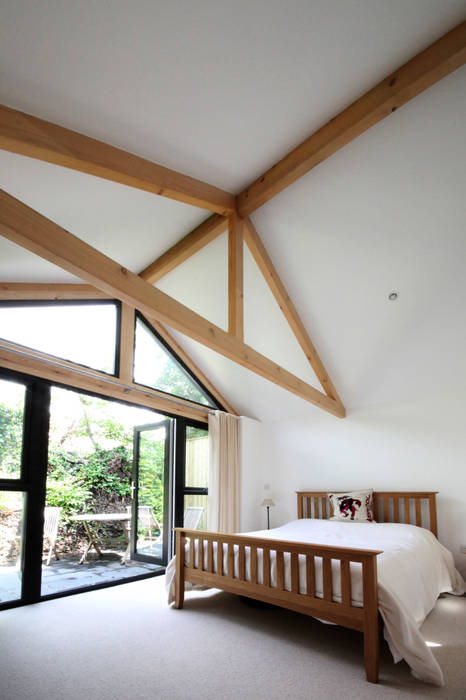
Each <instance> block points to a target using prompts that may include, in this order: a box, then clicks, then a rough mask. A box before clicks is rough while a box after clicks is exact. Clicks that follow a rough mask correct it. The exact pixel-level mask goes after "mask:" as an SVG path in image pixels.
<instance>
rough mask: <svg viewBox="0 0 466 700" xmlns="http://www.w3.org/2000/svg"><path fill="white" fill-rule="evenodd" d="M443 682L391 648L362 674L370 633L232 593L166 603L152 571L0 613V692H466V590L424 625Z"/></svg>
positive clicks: (121, 697)
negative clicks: (422, 676) (423, 678)
mask: <svg viewBox="0 0 466 700" xmlns="http://www.w3.org/2000/svg"><path fill="white" fill-rule="evenodd" d="M422 631H423V634H424V636H425V638H426V640H429V641H430V642H431V643H433V644H436V645H438V646H435V647H433V648H434V652H435V654H436V656H437V658H438V660H439V662H440V665H441V667H442V669H443V671H444V674H445V678H446V682H447V685H446V687H444V688H435V687H432V686H428V685H425V684H422V683H420V682H419V681H416V680H415V679H414V678H412V676H411V675H410V674H409V671H408V668H407V666H406V665H405V664H404V663H403V662H402V663H401V664H398V665H394V664H393V663H392V660H391V657H390V655H389V652H388V650H387V648H386V647H384V649H383V653H382V663H381V681H380V683H379V684H378V685H377V686H374V685H371V684H369V683H366V681H365V679H364V669H363V665H362V637H361V635H359V634H358V633H356V632H351V631H350V630H345V629H342V628H339V627H334V626H328V625H323V624H321V623H319V622H317V621H316V620H312V619H310V618H306V617H304V616H302V615H298V614H295V613H291V612H288V611H286V610H279V609H273V610H264V609H256V608H251V607H248V606H246V605H245V604H244V603H242V602H241V601H240V600H239V599H238V598H237V597H235V596H232V595H229V594H226V593H219V592H216V593H214V594H213V593H212V592H205V593H195V594H192V593H191V594H187V602H186V606H185V608H184V609H183V610H173V609H169V608H168V607H167V605H166V603H165V597H164V590H163V579H162V578H161V577H159V578H156V579H149V580H146V581H141V582H138V583H130V584H126V585H122V586H118V587H116V588H109V589H106V590H101V591H95V592H93V593H84V594H82V595H77V596H72V597H68V598H62V599H59V600H54V601H49V602H46V603H40V604H38V605H34V606H29V607H24V608H16V609H13V610H7V611H4V612H1V613H0V697H1V700H26V699H27V700H146V698H147V699H148V698H157V699H162V700H165V699H167V700H171V699H179V700H184V699H187V698H189V699H191V698H192V699H197V698H199V699H201V698H202V699H203V700H222V699H223V698H224V699H227V698H228V699H230V698H239V699H241V700H248V699H249V698H264V699H267V700H275V698H277V699H278V698H280V699H284V698H293V699H296V700H299V699H301V698H311V699H316V700H318V699H320V698H325V700H333V699H335V700H336V699H337V698H338V700H352V699H353V698H354V699H356V698H358V699H362V700H363V699H365V698H396V699H398V698H448V699H449V700H455V699H459V698H461V699H463V700H464V698H466V653H465V652H466V598H464V597H463V598H454V597H453V596H445V597H443V598H441V599H440V600H439V601H438V603H437V606H436V608H435V610H434V611H433V612H432V613H431V615H430V616H429V618H428V620H427V621H426V623H425V624H424V626H423V630H422Z"/></svg>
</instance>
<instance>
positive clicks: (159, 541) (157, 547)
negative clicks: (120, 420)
mask: <svg viewBox="0 0 466 700" xmlns="http://www.w3.org/2000/svg"><path fill="white" fill-rule="evenodd" d="M172 434H173V420H171V419H169V418H167V419H166V420H163V421H161V422H159V423H153V424H150V425H141V426H138V427H136V428H135V429H134V462H133V484H132V491H133V499H132V512H131V528H130V532H131V536H130V540H131V545H130V546H131V559H136V560H139V561H148V562H153V563H154V564H160V565H161V566H166V564H167V563H168V556H169V551H168V550H169V541H170V538H169V529H170V521H171V518H170V515H171V514H170V486H171V484H170V479H171V476H170V474H171V469H170V464H171V454H172Z"/></svg>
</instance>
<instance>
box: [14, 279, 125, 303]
mask: <svg viewBox="0 0 466 700" xmlns="http://www.w3.org/2000/svg"><path fill="white" fill-rule="evenodd" d="M111 298H112V297H110V296H109V295H108V294H105V293H104V292H102V291H101V290H100V289H96V287H92V286H91V285H90V284H49V283H47V284H44V283H34V282H0V299H2V300H4V301H10V300H11V301H21V300H23V299H24V300H26V301H30V300H34V299H37V300H39V299H52V300H58V299H111Z"/></svg>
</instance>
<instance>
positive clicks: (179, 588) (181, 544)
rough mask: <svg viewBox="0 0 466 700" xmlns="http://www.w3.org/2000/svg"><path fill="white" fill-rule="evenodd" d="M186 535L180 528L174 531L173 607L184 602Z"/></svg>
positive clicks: (180, 605) (179, 606) (177, 606)
mask: <svg viewBox="0 0 466 700" xmlns="http://www.w3.org/2000/svg"><path fill="white" fill-rule="evenodd" d="M185 543H186V537H185V535H184V533H183V532H180V530H177V531H176V548H175V553H176V568H175V608H178V609H179V608H182V607H183V603H184V559H185V552H184V550H185Z"/></svg>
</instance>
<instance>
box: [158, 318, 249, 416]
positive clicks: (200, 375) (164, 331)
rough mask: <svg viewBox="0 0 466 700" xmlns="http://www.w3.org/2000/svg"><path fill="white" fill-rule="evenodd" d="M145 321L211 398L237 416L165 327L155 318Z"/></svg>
mask: <svg viewBox="0 0 466 700" xmlns="http://www.w3.org/2000/svg"><path fill="white" fill-rule="evenodd" d="M147 320H148V321H150V323H151V324H152V325H153V327H154V328H155V330H156V331H157V333H158V334H159V335H161V336H162V338H163V339H164V341H165V342H166V343H167V345H169V346H170V348H171V349H172V350H173V352H174V353H176V354H177V355H178V357H179V358H181V359H182V360H183V362H184V364H185V365H186V366H187V367H188V368H189V369H190V370H191V372H192V373H193V374H194V376H195V377H196V379H199V381H200V382H201V383H202V384H203V385H204V386H205V387H206V389H208V390H209V391H210V393H211V394H212V396H213V397H214V398H215V399H217V401H218V402H219V404H220V405H221V406H223V408H226V410H227V411H228V413H231V414H232V415H234V416H237V415H239V414H238V413H237V411H235V409H234V408H233V406H232V405H231V404H230V402H229V401H227V400H226V398H225V397H224V396H223V394H221V393H220V392H219V391H218V389H217V388H216V387H215V386H214V385H213V384H212V382H211V381H210V380H209V379H208V377H206V375H205V374H204V372H203V371H202V370H201V369H200V368H199V366H198V365H197V364H196V363H195V362H193V360H192V359H191V358H190V357H189V355H187V354H186V352H185V351H184V350H183V348H182V347H181V345H180V344H179V343H177V342H176V340H175V338H174V337H173V336H172V335H171V333H169V332H168V331H167V329H166V328H165V326H163V325H162V324H161V323H159V321H157V319H156V318H148V319H147Z"/></svg>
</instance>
